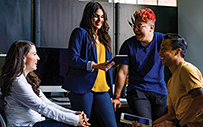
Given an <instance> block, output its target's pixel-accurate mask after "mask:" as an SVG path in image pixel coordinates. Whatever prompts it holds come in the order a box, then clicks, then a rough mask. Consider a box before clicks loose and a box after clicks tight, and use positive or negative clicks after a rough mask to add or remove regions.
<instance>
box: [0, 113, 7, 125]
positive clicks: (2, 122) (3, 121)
mask: <svg viewBox="0 0 203 127" xmlns="http://www.w3.org/2000/svg"><path fill="white" fill-rule="evenodd" d="M0 123H1V124H0V125H1V127H6V122H5V120H4V118H3V117H2V115H1V114H0Z"/></svg>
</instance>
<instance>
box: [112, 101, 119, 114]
mask: <svg viewBox="0 0 203 127" xmlns="http://www.w3.org/2000/svg"><path fill="white" fill-rule="evenodd" d="M111 102H112V103H113V108H114V111H115V112H116V109H117V108H120V107H121V102H120V101H119V100H118V99H112V100H111Z"/></svg>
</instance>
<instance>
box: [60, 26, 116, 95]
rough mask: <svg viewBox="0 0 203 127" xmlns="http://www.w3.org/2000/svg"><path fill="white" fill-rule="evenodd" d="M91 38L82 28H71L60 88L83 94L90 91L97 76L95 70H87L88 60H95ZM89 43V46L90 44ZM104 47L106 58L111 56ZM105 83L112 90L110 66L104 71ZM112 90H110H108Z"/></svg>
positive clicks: (108, 58) (94, 49) (95, 54)
mask: <svg viewBox="0 0 203 127" xmlns="http://www.w3.org/2000/svg"><path fill="white" fill-rule="evenodd" d="M91 42H92V40H91V39H90V38H89V37H88V33H87V31H86V30H85V29H84V28H81V27H79V28H76V29H74V30H73V32H72V34H71V37H70V40H69V47H68V54H67V55H68V56H67V58H68V65H67V66H69V70H68V72H67V76H66V79H65V81H64V83H63V84H62V88H64V89H66V90H69V91H71V92H74V93H78V94H84V93H87V92H89V91H91V89H92V87H93V85H94V82H95V80H96V77H97V73H98V71H97V70H94V71H92V72H91V71H87V63H88V61H94V62H95V63H98V62H97V51H96V46H95V45H94V44H92V45H91ZM90 45H91V46H90ZM105 49H106V59H107V60H110V59H111V58H112V53H111V52H109V51H108V50H107V48H106V47H105ZM106 79H107V84H108V85H109V87H110V88H111V90H112V84H113V74H112V68H110V69H109V70H108V71H107V72H106ZM110 92H112V91H110Z"/></svg>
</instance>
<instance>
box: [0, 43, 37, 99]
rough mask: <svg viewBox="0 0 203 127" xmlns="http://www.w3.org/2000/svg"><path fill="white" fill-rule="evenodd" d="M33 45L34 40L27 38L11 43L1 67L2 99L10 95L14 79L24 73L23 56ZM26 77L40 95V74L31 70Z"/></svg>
mask: <svg viewBox="0 0 203 127" xmlns="http://www.w3.org/2000/svg"><path fill="white" fill-rule="evenodd" d="M32 45H34V44H33V43H32V42H30V41H25V40H18V41H15V42H14V43H13V44H12V45H11V47H10V49H9V51H8V53H7V56H6V58H5V62H4V65H3V67H2V68H1V69H2V73H1V75H0V81H1V86H0V87H1V92H2V96H1V99H3V100H4V97H5V96H8V95H9V93H10V91H11V87H12V82H13V80H14V79H15V78H16V77H18V76H20V75H21V74H22V73H23V67H24V62H23V58H24V56H26V55H27V54H28V52H29V51H30V49H31V46H32ZM26 79H27V81H28V83H29V84H30V85H31V86H32V89H33V91H34V92H35V93H36V95H38V96H39V92H40V91H39V84H40V82H41V81H40V79H39V78H38V76H37V75H36V74H35V73H34V72H30V73H29V74H28V75H27V76H26Z"/></svg>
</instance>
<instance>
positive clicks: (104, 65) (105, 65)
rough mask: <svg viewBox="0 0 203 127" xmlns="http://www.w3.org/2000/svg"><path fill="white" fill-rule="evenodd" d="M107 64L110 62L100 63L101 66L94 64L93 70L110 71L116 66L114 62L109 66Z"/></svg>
mask: <svg viewBox="0 0 203 127" xmlns="http://www.w3.org/2000/svg"><path fill="white" fill-rule="evenodd" d="M107 63H108V61H107V62H104V63H100V64H97V63H92V68H94V69H101V70H103V71H108V70H109V69H110V68H111V67H112V66H113V65H114V64H115V63H114V62H113V61H112V62H111V63H109V64H107Z"/></svg>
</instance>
